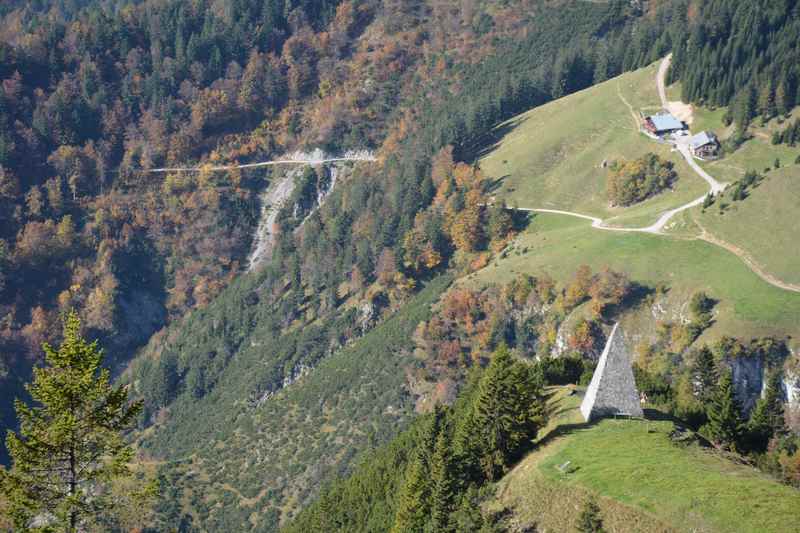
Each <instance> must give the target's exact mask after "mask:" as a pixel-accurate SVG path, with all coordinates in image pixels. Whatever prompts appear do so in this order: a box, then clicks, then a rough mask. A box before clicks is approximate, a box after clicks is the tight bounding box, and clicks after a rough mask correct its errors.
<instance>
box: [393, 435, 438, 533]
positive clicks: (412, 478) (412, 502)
mask: <svg viewBox="0 0 800 533" xmlns="http://www.w3.org/2000/svg"><path fill="white" fill-rule="evenodd" d="M429 510H430V483H429V477H428V465H427V461H426V460H425V458H424V453H423V452H422V451H421V450H420V449H419V448H418V449H417V450H416V451H415V453H414V457H413V459H412V461H411V463H409V465H408V467H407V469H406V475H405V479H404V481H403V485H402V487H401V488H400V494H399V495H398V501H397V511H396V513H395V519H394V525H393V526H392V533H405V532H418V531H422V530H423V529H424V528H425V524H426V522H427V518H428V513H429Z"/></svg>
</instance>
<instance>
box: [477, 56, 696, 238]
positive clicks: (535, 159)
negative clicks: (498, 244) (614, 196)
mask: <svg viewBox="0 0 800 533" xmlns="http://www.w3.org/2000/svg"><path fill="white" fill-rule="evenodd" d="M656 70H657V65H655V64H654V65H651V66H649V67H647V68H643V69H640V70H637V71H635V72H630V73H627V74H624V75H622V76H620V77H618V78H615V79H612V80H609V81H606V82H604V83H601V84H599V85H596V86H594V87H591V88H589V89H586V90H584V91H581V92H578V93H576V94H572V95H570V96H567V97H565V98H562V99H560V100H557V101H555V102H551V103H549V104H547V105H544V106H541V107H538V108H535V109H532V110H531V111H528V112H527V113H524V114H522V115H519V116H518V117H516V118H514V119H512V120H511V121H509V122H508V123H506V124H504V125H501V126H500V128H507V129H509V130H510V131H509V132H508V133H507V134H506V135H505V136H504V137H503V138H502V139H501V141H500V142H499V143H498V144H497V145H496V146H495V147H493V149H492V150H491V151H489V152H488V154H487V155H486V156H485V157H484V158H483V159H482V160H481V162H480V164H481V168H482V169H483V170H484V171H485V172H486V173H487V175H489V176H491V177H493V178H495V179H499V180H501V182H500V183H501V185H500V187H499V188H498V189H497V197H498V198H502V199H505V200H506V201H507V202H508V203H509V205H514V204H517V205H519V206H521V207H546V208H552V209H563V210H569V211H577V212H580V213H584V214H588V215H593V216H597V217H600V218H603V219H608V222H609V223H611V224H615V225H620V226H630V227H635V226H642V225H647V224H649V223H652V222H653V221H654V220H655V219H656V218H657V215H658V214H659V213H661V212H663V211H666V210H667V209H670V208H672V207H676V206H678V205H682V204H684V203H686V202H688V201H690V200H693V199H695V198H697V197H699V196H700V195H701V194H703V192H705V191H706V190H707V187H706V184H705V182H704V181H703V180H702V179H701V178H699V177H698V176H697V175H696V174H695V173H694V172H692V171H691V169H690V168H689V167H688V165H686V163H685V161H683V159H682V158H681V157H680V155H679V154H677V153H672V152H671V151H670V147H669V146H667V145H662V144H658V143H656V142H655V141H653V140H652V139H650V138H648V137H646V136H645V135H643V134H641V133H640V132H639V131H638V127H637V126H636V122H635V119H634V116H632V113H638V112H639V111H643V112H645V113H649V112H654V111H657V110H658V109H659V105H658V101H659V100H658V94H657V92H656V83H655V75H656ZM623 99H624V100H623ZM626 102H627V104H630V106H631V107H630V108H629V107H628V105H627V104H626ZM647 152H654V153H657V154H659V155H660V156H661V157H663V158H666V159H669V160H671V161H672V162H673V163H674V164H675V168H676V171H677V172H678V176H679V179H678V182H677V184H676V186H675V190H674V191H668V192H664V193H661V194H659V195H657V196H655V197H653V198H651V199H649V200H647V201H645V202H642V203H640V204H637V205H635V206H631V207H628V208H611V207H609V204H608V200H607V197H606V175H607V172H608V171H607V170H606V169H603V168H601V164H602V162H603V161H607V162H611V161H613V160H615V159H621V158H625V159H634V158H637V157H640V156H641V155H643V154H645V153H647Z"/></svg>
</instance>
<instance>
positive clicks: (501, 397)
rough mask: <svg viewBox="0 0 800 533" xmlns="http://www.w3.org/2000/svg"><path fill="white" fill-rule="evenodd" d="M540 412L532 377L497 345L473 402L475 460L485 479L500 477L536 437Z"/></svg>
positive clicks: (540, 417) (525, 368)
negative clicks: (477, 453) (477, 446)
mask: <svg viewBox="0 0 800 533" xmlns="http://www.w3.org/2000/svg"><path fill="white" fill-rule="evenodd" d="M542 413H543V410H542V407H541V401H540V399H539V391H538V386H537V384H536V381H535V380H534V378H533V374H532V373H531V372H529V369H528V368H527V367H526V366H523V364H522V363H518V362H515V361H514V359H513V358H512V356H511V353H510V352H509V350H508V348H507V347H506V346H505V345H501V346H500V347H499V348H498V349H497V351H495V353H494V355H493V356H492V361H491V363H490V364H489V367H488V368H487V369H486V373H485V374H484V376H483V378H482V379H481V382H480V385H479V391H478V396H477V398H476V400H475V411H474V424H475V426H476V428H477V433H478V435H479V442H480V446H481V449H480V459H479V461H480V465H481V468H482V470H483V473H484V475H485V476H486V478H487V479H489V480H494V479H496V478H497V477H498V476H499V475H501V474H502V472H503V471H504V469H505V467H506V465H507V464H508V462H509V461H510V460H511V459H512V458H514V456H515V455H516V454H517V453H519V451H520V449H521V448H522V447H523V446H524V445H525V444H526V443H528V442H530V441H531V440H532V439H533V438H534V437H535V436H536V432H537V430H538V429H539V427H540V426H541V424H542V419H543V415H542Z"/></svg>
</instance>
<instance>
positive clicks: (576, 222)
mask: <svg viewBox="0 0 800 533" xmlns="http://www.w3.org/2000/svg"><path fill="white" fill-rule="evenodd" d="M512 246H513V247H512V249H511V250H510V253H508V254H506V257H505V258H499V259H497V260H496V261H495V262H494V263H492V264H491V265H489V266H488V267H486V268H484V269H483V270H481V271H479V272H477V273H475V274H474V275H472V276H470V277H469V278H468V280H467V282H468V283H476V284H486V283H490V282H500V283H502V282H506V281H508V280H510V279H512V278H513V277H514V276H516V275H517V274H518V273H531V274H536V273H540V272H547V273H549V274H550V275H551V276H552V277H553V278H555V279H556V280H559V281H565V280H566V279H567V278H568V277H569V276H570V275H571V273H573V272H575V270H576V269H577V267H578V266H579V265H581V264H588V265H589V266H591V267H592V268H593V269H595V270H597V269H600V268H602V267H604V266H609V267H611V268H612V269H615V270H620V271H623V272H627V273H628V274H629V275H630V276H631V277H632V279H633V280H635V281H638V282H640V283H643V284H647V285H650V286H655V285H656V284H658V283H664V284H666V285H667V286H668V287H669V291H668V292H667V293H666V295H665V296H664V297H663V298H664V301H661V302H658V303H659V305H658V306H654V308H653V309H649V308H648V309H643V310H642V313H641V314H642V318H643V320H642V322H646V323H648V324H649V326H650V327H651V328H652V327H654V324H655V322H656V320H657V319H669V320H677V319H679V318H680V316H681V313H685V303H686V302H687V301H688V300H689V298H690V297H691V295H692V294H693V293H694V292H696V291H699V290H704V291H706V292H708V294H709V295H711V296H712V297H713V298H716V299H718V300H720V303H719V305H718V306H717V308H716V310H717V311H718V315H717V316H716V323H715V324H714V325H713V326H712V327H711V328H710V329H709V330H708V331H707V332H706V334H705V335H706V336H708V338H710V337H718V336H720V335H722V334H728V335H735V336H741V337H745V336H748V335H753V336H756V335H769V334H775V335H784V334H787V333H791V334H793V335H795V336H796V335H798V334H800V325H798V323H797V318H796V317H797V316H800V294H798V293H793V292H789V291H785V290H782V289H778V288H776V287H773V286H771V285H769V284H768V283H766V282H765V281H763V280H761V279H760V278H759V277H757V276H756V275H755V274H754V273H753V272H752V271H751V270H750V269H749V268H748V267H747V266H746V265H745V264H744V263H743V262H742V261H741V260H740V259H739V258H738V257H736V256H735V255H733V254H731V253H730V252H727V251H725V250H723V249H721V248H719V247H717V246H714V245H712V244H709V243H706V242H702V241H697V240H689V239H680V238H675V237H664V236H657V235H648V234H638V233H618V232H610V231H600V230H594V229H592V228H590V223H589V222H588V221H586V220H581V219H577V218H574V217H569V216H563V215H549V214H548V215H537V216H535V217H534V219H533V221H532V223H531V225H530V226H529V227H528V229H527V230H526V231H525V232H524V233H522V234H521V235H519V237H518V238H517V239H516V241H515V243H514V244H513V245H512ZM656 308H658V309H663V310H664V312H660V311H657V310H656ZM645 315H646V316H645ZM645 319H646V320H645ZM639 329H641V328H639Z"/></svg>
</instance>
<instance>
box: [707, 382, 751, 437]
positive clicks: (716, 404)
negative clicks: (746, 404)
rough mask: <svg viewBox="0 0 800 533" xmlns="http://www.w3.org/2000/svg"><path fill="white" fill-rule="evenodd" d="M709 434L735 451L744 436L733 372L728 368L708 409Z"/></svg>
mask: <svg viewBox="0 0 800 533" xmlns="http://www.w3.org/2000/svg"><path fill="white" fill-rule="evenodd" d="M706 428H707V433H708V436H709V437H710V438H711V440H712V441H713V442H714V443H715V444H716V445H717V446H719V447H721V448H726V449H730V450H733V451H735V450H736V446H737V444H738V443H739V442H740V440H741V437H742V429H743V424H742V415H741V407H740V406H739V402H738V401H737V400H736V395H735V393H734V390H733V372H731V370H726V371H725V372H724V373H723V374H722V377H720V380H719V384H718V385H717V390H716V392H715V393H714V398H713V400H712V402H711V405H710V406H709V409H708V424H707V426H706Z"/></svg>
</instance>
